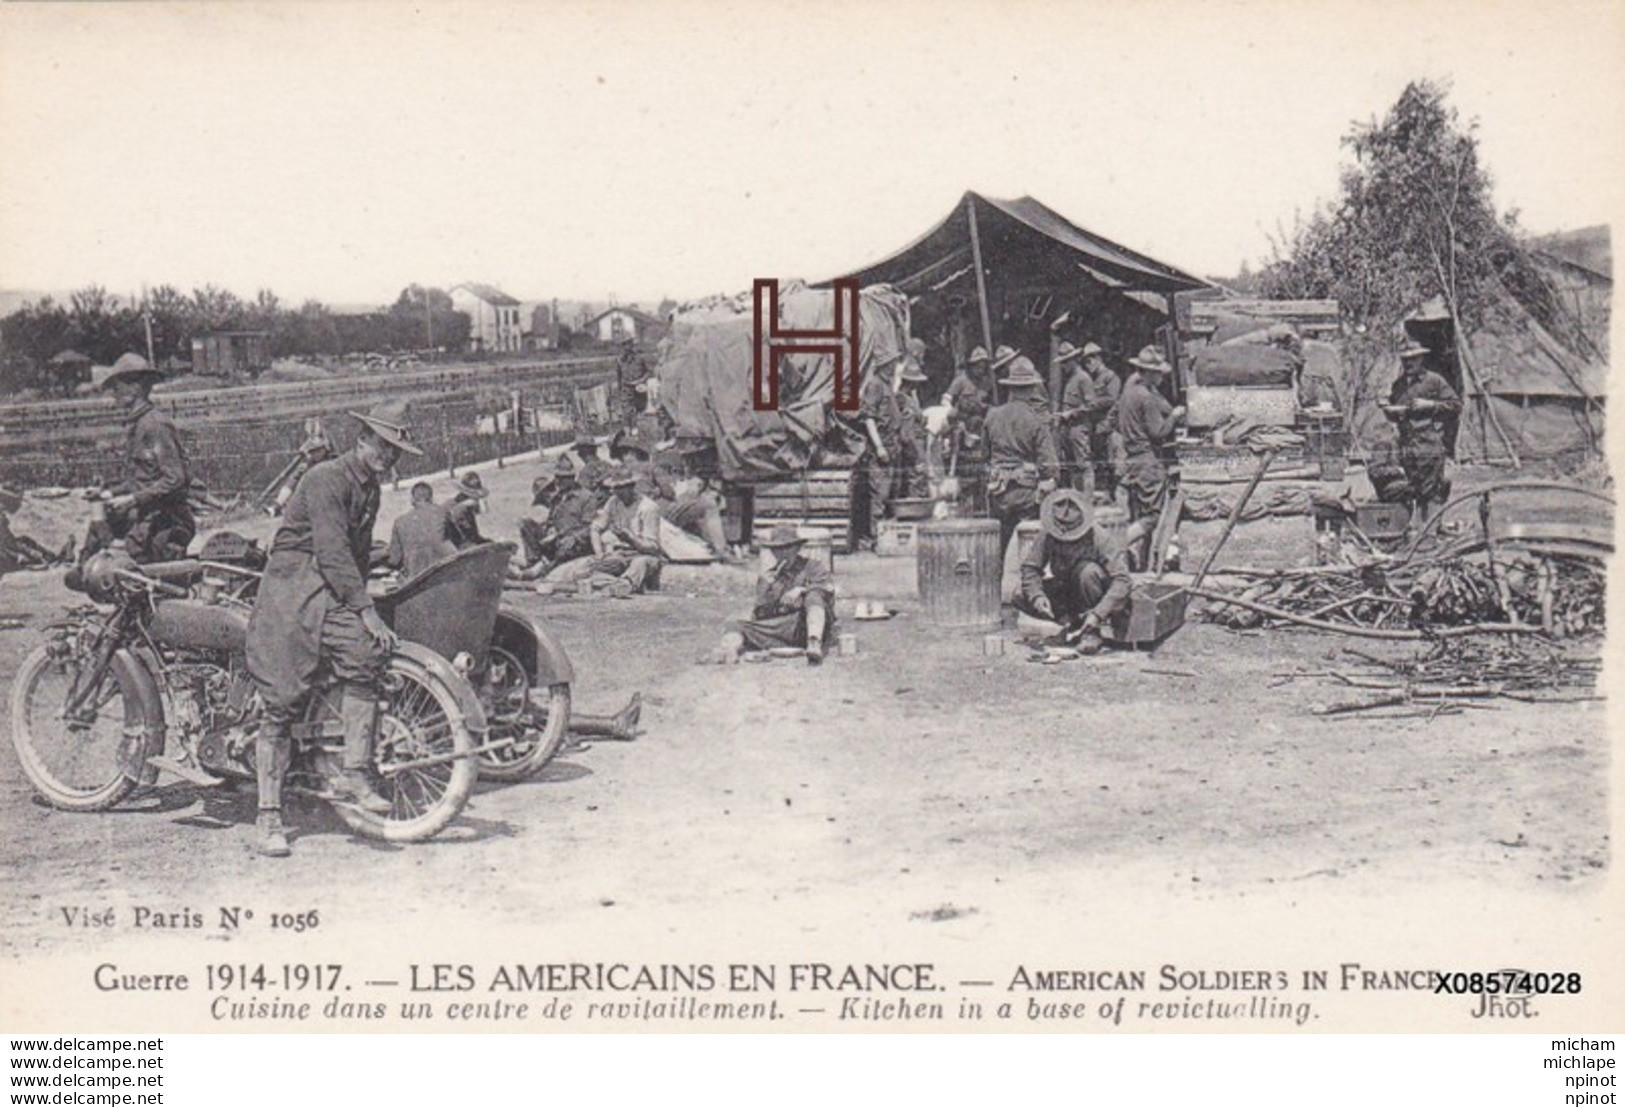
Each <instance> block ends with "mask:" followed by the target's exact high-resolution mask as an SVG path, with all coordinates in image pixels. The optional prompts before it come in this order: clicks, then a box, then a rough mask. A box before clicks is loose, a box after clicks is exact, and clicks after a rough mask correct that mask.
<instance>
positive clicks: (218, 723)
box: [170, 660, 252, 773]
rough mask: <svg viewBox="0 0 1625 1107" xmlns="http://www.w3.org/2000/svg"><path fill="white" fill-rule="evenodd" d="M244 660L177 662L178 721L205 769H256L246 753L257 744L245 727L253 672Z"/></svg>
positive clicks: (174, 671)
mask: <svg viewBox="0 0 1625 1107" xmlns="http://www.w3.org/2000/svg"><path fill="white" fill-rule="evenodd" d="M238 668H239V666H238V665H235V664H234V665H231V666H225V665H220V664H217V663H215V662H213V661H205V660H186V661H181V662H178V663H177V664H175V665H173V666H171V668H170V677H171V681H172V684H171V687H172V688H174V690H175V697H174V701H173V709H174V710H173V718H172V720H171V721H172V723H173V724H174V726H175V727H176V728H177V729H178V730H180V731H182V732H183V734H184V735H185V736H186V738H187V739H189V740H190V742H191V744H192V748H193V749H195V750H196V751H197V757H198V760H199V761H200V762H201V763H202V764H203V766H204V767H205V768H209V769H214V770H216V771H221V770H227V771H234V772H237V773H243V772H248V771H251V770H252V765H251V764H249V763H248V762H246V761H245V760H244V758H243V753H244V751H245V750H246V748H247V747H248V746H249V745H251V744H252V743H251V742H250V741H248V740H247V738H246V730H245V728H244V726H243V722H244V718H245V716H246V715H247V704H248V689H247V684H248V677H247V674H246V673H243V672H240V671H238Z"/></svg>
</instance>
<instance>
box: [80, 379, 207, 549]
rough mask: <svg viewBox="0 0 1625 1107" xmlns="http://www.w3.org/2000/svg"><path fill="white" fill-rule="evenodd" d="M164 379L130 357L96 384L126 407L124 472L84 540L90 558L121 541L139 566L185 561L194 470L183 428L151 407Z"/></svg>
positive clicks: (191, 531)
mask: <svg viewBox="0 0 1625 1107" xmlns="http://www.w3.org/2000/svg"><path fill="white" fill-rule="evenodd" d="M163 378H164V375H163V373H161V372H159V371H158V370H157V369H154V368H153V367H152V366H151V365H149V364H147V360H146V359H145V358H143V357H142V356H141V355H139V354H132V353H126V354H123V355H121V356H120V357H119V359H118V360H117V361H115V362H114V363H113V367H112V368H111V369H109V370H108V371H107V373H106V375H105V376H103V377H101V379H100V381H99V382H98V387H99V388H100V389H101V390H102V391H104V392H111V393H112V394H113V397H114V399H115V400H116V401H117V403H118V405H119V407H121V408H123V409H124V419H125V441H124V456H125V471H124V476H123V478H122V479H121V480H119V481H118V482H117V483H116V484H115V485H113V486H112V487H111V488H110V489H109V491H111V492H112V493H113V495H112V496H111V498H110V499H108V500H107V502H106V518H105V520H101V521H98V523H97V524H94V525H92V527H91V530H90V533H89V534H88V535H87V536H86V539H85V548H84V552H85V553H86V554H89V553H92V552H94V551H95V550H97V549H99V548H101V547H103V546H106V545H108V544H109V543H110V542H112V541H113V540H114V539H120V538H121V539H123V541H124V549H125V552H126V553H128V554H129V556H130V557H131V559H132V560H134V561H136V562H151V561H169V560H172V559H174V558H178V557H185V556H186V548H187V546H189V545H190V544H191V541H192V538H193V536H195V535H196V534H197V522H196V520H195V519H194V518H193V517H192V507H191V504H190V503H189V502H188V494H189V492H190V489H191V485H192V475H191V467H190V466H189V465H188V463H187V458H186V449H185V447H184V445H183V444H182V442H181V434H180V430H179V428H177V427H176V426H175V423H174V421H173V420H172V419H170V417H169V416H168V415H166V414H165V413H164V412H162V411H160V410H158V409H157V408H156V407H154V406H153V405H152V400H151V394H152V386H153V385H154V384H156V383H158V382H159V381H161V380H163Z"/></svg>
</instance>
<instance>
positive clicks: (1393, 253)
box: [1258, 80, 1561, 446]
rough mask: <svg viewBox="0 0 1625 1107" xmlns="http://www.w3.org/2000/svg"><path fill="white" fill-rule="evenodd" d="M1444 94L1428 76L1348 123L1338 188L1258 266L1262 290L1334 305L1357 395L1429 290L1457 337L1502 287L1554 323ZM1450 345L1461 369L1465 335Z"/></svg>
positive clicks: (1469, 130)
mask: <svg viewBox="0 0 1625 1107" xmlns="http://www.w3.org/2000/svg"><path fill="white" fill-rule="evenodd" d="M1446 93H1447V90H1446V88H1445V86H1443V85H1441V84H1439V83H1436V82H1433V81H1425V80H1424V81H1415V82H1412V83H1411V84H1409V85H1407V86H1406V87H1405V90H1404V92H1403V93H1401V94H1400V97H1399V100H1398V101H1397V102H1396V103H1395V104H1394V106H1393V107H1392V108H1391V109H1390V110H1389V112H1388V114H1387V115H1386V116H1384V117H1383V118H1382V120H1381V121H1373V122H1371V123H1367V124H1360V125H1356V126H1355V127H1354V128H1353V129H1352V130H1351V131H1350V132H1349V133H1348V134H1347V135H1346V136H1345V137H1344V139H1343V145H1344V146H1345V147H1346V148H1347V149H1349V150H1350V151H1352V152H1353V154H1354V158H1355V160H1354V164H1353V165H1351V166H1348V167H1346V168H1345V169H1344V170H1343V172H1342V174H1341V195H1340V197H1339V198H1338V200H1337V201H1336V202H1335V203H1334V204H1332V205H1330V206H1328V207H1327V208H1325V209H1323V210H1321V211H1318V212H1316V213H1315V214H1314V215H1313V216H1312V217H1311V218H1310V219H1309V220H1308V221H1307V222H1301V221H1300V222H1299V224H1298V225H1297V227H1296V228H1295V229H1294V231H1293V233H1292V234H1291V236H1290V237H1289V238H1287V239H1286V240H1285V241H1277V242H1276V244H1275V255H1276V256H1275V258H1274V259H1273V260H1272V261H1271V262H1270V264H1269V265H1267V266H1266V267H1265V268H1264V269H1263V270H1261V271H1260V272H1259V275H1258V283H1259V289H1260V291H1261V292H1262V293H1263V294H1264V295H1266V296H1273V297H1280V298H1322V297H1329V298H1333V299H1336V300H1337V301H1338V302H1339V303H1340V304H1341V305H1342V308H1343V311H1344V313H1345V316H1346V317H1347V318H1348V319H1349V321H1350V322H1351V323H1353V324H1354V330H1355V332H1356V336H1357V337H1356V339H1355V340H1354V341H1353V342H1352V343H1350V352H1351V354H1352V356H1353V359H1354V360H1355V361H1356V363H1357V368H1356V373H1355V377H1356V379H1355V380H1354V381H1353V382H1352V383H1353V386H1354V388H1353V392H1354V395H1353V396H1352V397H1351V398H1352V399H1353V400H1354V401H1355V402H1356V403H1358V402H1360V401H1362V400H1369V399H1371V398H1372V392H1373V391H1374V387H1375V384H1376V382H1374V381H1373V380H1371V379H1370V378H1371V376H1372V372H1373V370H1374V369H1375V367H1376V366H1377V365H1378V364H1379V362H1380V360H1381V354H1382V353H1383V351H1384V347H1385V345H1386V344H1387V343H1388V342H1391V341H1392V340H1393V338H1394V337H1395V336H1397V334H1398V331H1399V327H1400V324H1401V322H1402V320H1403V319H1404V318H1405V316H1406V315H1407V314H1408V313H1409V312H1411V311H1413V310H1414V309H1415V308H1416V307H1417V306H1418V305H1420V304H1422V303H1423V302H1425V301H1427V300H1429V299H1432V298H1433V297H1438V298H1439V299H1440V300H1441V301H1442V302H1443V304H1444V306H1445V309H1446V310H1447V311H1448V312H1449V314H1450V316H1451V319H1452V321H1453V322H1454V324H1455V328H1456V333H1457V334H1458V335H1460V336H1462V338H1463V339H1466V338H1470V337H1471V336H1472V335H1473V334H1474V333H1476V332H1477V331H1478V330H1479V329H1480V328H1481V327H1482V326H1483V325H1484V322H1485V320H1486V318H1487V317H1488V316H1489V315H1490V314H1491V313H1492V312H1494V311H1496V309H1497V305H1498V304H1499V303H1500V302H1501V299H1502V294H1503V292H1504V291H1507V290H1511V291H1513V292H1514V293H1515V294H1516V293H1517V291H1518V290H1525V292H1526V293H1527V294H1529V295H1530V296H1531V299H1530V300H1527V301H1523V297H1522V296H1520V297H1519V299H1520V301H1523V302H1525V306H1526V307H1528V308H1529V309H1530V310H1531V311H1532V312H1533V313H1534V314H1535V316H1536V318H1537V319H1539V320H1540V321H1541V322H1542V323H1546V324H1547V325H1549V326H1552V327H1553V328H1554V329H1560V327H1561V320H1560V319H1559V318H1558V316H1559V315H1560V311H1558V310H1557V309H1556V304H1555V301H1554V300H1553V299H1552V298H1550V297H1549V296H1548V297H1545V298H1542V297H1541V296H1539V295H1536V294H1535V293H1536V292H1537V291H1538V290H1539V289H1540V288H1541V287H1543V286H1544V281H1543V280H1542V279H1541V278H1540V276H1539V274H1538V272H1536V270H1535V269H1534V266H1533V264H1532V263H1531V262H1530V259H1529V257H1528V254H1527V252H1526V251H1525V250H1524V249H1523V248H1522V246H1521V245H1520V243H1519V235H1518V227H1517V222H1516V218H1515V216H1511V215H1509V216H1506V217H1501V216H1499V215H1497V214H1496V211H1495V206H1494V203H1493V201H1492V198H1491V180H1490V176H1489V174H1488V172H1487V171H1486V170H1485V169H1484V167H1483V165H1482V164H1481V163H1480V161H1479V156H1478V137H1477V124H1476V123H1473V122H1469V123H1467V124H1466V125H1463V124H1462V123H1461V121H1460V119H1459V118H1458V116H1457V114H1456V110H1455V109H1454V108H1453V107H1451V106H1450V105H1449V103H1448V102H1447V100H1446ZM1458 353H1459V354H1460V356H1461V359H1462V363H1463V369H1464V370H1465V372H1466V373H1467V374H1468V376H1469V377H1470V378H1471V377H1472V376H1473V375H1474V367H1473V365H1472V362H1471V354H1470V351H1469V350H1468V348H1467V344H1466V342H1465V341H1463V342H1461V343H1460V345H1459V346H1458ZM1490 417H1491V419H1492V420H1493V419H1494V415H1493V412H1491V415H1490ZM1503 438H1505V435H1504V432H1503ZM1508 445H1509V446H1510V443H1508Z"/></svg>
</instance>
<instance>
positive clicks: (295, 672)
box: [245, 401, 422, 857]
mask: <svg viewBox="0 0 1625 1107" xmlns="http://www.w3.org/2000/svg"><path fill="white" fill-rule="evenodd" d="M350 414H351V415H352V416H354V417H355V418H356V420H357V421H359V422H360V423H361V433H360V434H359V435H358V436H357V437H356V443H355V446H354V448H353V449H351V450H350V451H349V452H348V453H345V454H342V455H340V456H339V457H336V458H333V459H331V460H329V461H323V462H320V463H319V464H316V465H313V466H311V468H310V470H309V471H308V472H306V473H305V475H304V476H303V477H302V478H300V481H299V485H298V487H297V488H295V489H294V492H293V496H292V497H290V498H289V500H288V503H287V506H286V507H285V508H284V509H283V512H282V525H281V526H280V527H279V528H278V529H277V532H276V536H275V537H274V538H272V540H271V551H270V556H269V558H268V560H267V562H266V566H265V574H264V576H263V577H262V578H261V582H260V591H259V595H258V597H257V598H256V600H255V602H254V613H253V615H251V616H250V617H249V621H248V637H247V642H246V646H245V653H246V657H247V663H248V674H249V676H250V677H251V678H252V679H253V681H254V685H255V687H256V688H257V689H258V690H259V693H260V696H261V698H262V699H263V700H264V702H265V715H264V721H263V722H262V724H261V726H260V730H259V734H258V736H257V737H256V739H255V753H254V757H255V764H256V766H257V769H258V776H259V810H260V817H259V824H258V825H259V843H258V846H259V850H260V852H261V853H263V854H266V855H267V856H272V857H280V856H285V855H286V854H287V853H288V840H287V835H286V833H285V832H284V831H283V829H282V778H283V776H284V774H285V773H286V772H287V767H288V757H289V752H290V742H291V739H290V728H291V726H292V723H293V720H294V718H295V717H296V716H297V715H298V713H299V710H300V708H301V706H302V705H303V703H304V699H305V697H306V696H307V695H309V694H310V691H311V689H312V687H313V686H314V682H315V679H316V675H317V673H318V671H320V670H322V669H323V668H324V667H325V669H326V670H327V672H328V673H329V674H330V675H331V676H332V677H333V679H334V680H335V681H336V683H337V684H338V693H337V710H338V715H339V719H340V721H341V723H342V724H343V728H344V750H343V754H342V759H341V762H340V765H341V774H340V776H339V777H338V779H337V780H336V782H335V787H336V788H338V789H339V790H340V791H341V792H342V793H343V796H342V799H343V801H344V802H349V803H353V804H355V805H356V806H357V807H360V808H362V809H363V810H366V811H371V812H374V813H384V812H387V811H389V810H390V807H391V804H390V801H389V800H386V799H385V798H384V797H382V796H381V795H379V794H378V792H377V790H376V788H375V787H374V782H373V778H372V776H371V775H370V774H371V771H372V759H373V751H372V745H373V734H374V731H375V729H376V727H377V712H378V685H379V681H380V680H381V678H382V677H383V673H384V670H385V668H386V667H387V666H388V663H389V656H390V654H391V653H392V652H393V651H394V648H395V635H394V633H393V632H392V631H391V630H390V629H389V627H388V625H387V624H386V623H385V622H384V620H383V617H382V616H380V615H379V614H378V612H377V611H376V610H375V609H374V607H373V603H372V597H371V596H370V595H369V594H368V592H367V570H368V567H369V562H370V554H371V549H372V528H373V523H374V522H375V521H376V520H377V517H378V500H379V481H380V480H381V479H382V478H383V476H384V475H385V474H387V473H389V472H390V471H391V470H393V469H394V468H395V464H396V462H397V461H399V460H400V456H401V454H403V453H409V454H414V455H418V454H421V453H422V451H421V450H420V449H419V448H418V447H417V445H416V444H415V443H414V442H413V441H412V433H411V429H410V425H409V418H408V412H407V407H406V405H405V404H404V403H402V402H400V401H391V402H388V403H383V404H379V405H378V406H376V407H374V408H372V409H371V410H370V411H367V412H365V413H363V412H359V411H353V412H351V413H350Z"/></svg>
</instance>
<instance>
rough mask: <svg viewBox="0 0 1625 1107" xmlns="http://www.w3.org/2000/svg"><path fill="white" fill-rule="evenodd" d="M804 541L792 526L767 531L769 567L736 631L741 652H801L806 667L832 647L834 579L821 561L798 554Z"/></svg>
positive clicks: (764, 543) (833, 635)
mask: <svg viewBox="0 0 1625 1107" xmlns="http://www.w3.org/2000/svg"><path fill="white" fill-rule="evenodd" d="M804 541H805V539H803V538H802V537H801V536H800V534H799V533H797V531H796V528H795V527H792V526H776V527H774V528H773V529H772V531H770V532H769V533H768V536H767V538H766V539H765V540H764V541H763V542H762V545H763V546H764V547H766V548H767V549H769V550H771V551H772V552H773V564H772V565H771V566H770V567H769V568H766V569H764V570H763V571H762V574H761V576H759V577H757V578H756V607H755V608H754V609H753V610H752V612H751V617H750V618H749V619H747V620H745V621H743V622H741V623H740V624H739V633H740V635H741V638H742V643H741V644H742V645H743V646H744V648H746V649H751V650H766V649H772V648H773V647H775V646H790V647H794V648H800V649H805V650H806V651H807V663H808V664H809V665H817V664H818V663H819V662H821V661H822V660H824V653H825V651H826V650H828V649H829V648H830V647H831V646H833V645H834V643H835V581H834V579H833V578H832V577H831V576H830V572H829V567H828V566H827V565H825V564H824V563H823V562H822V561H813V560H810V559H808V558H805V557H803V556H802V555H801V547H802V544H803V542H804Z"/></svg>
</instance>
